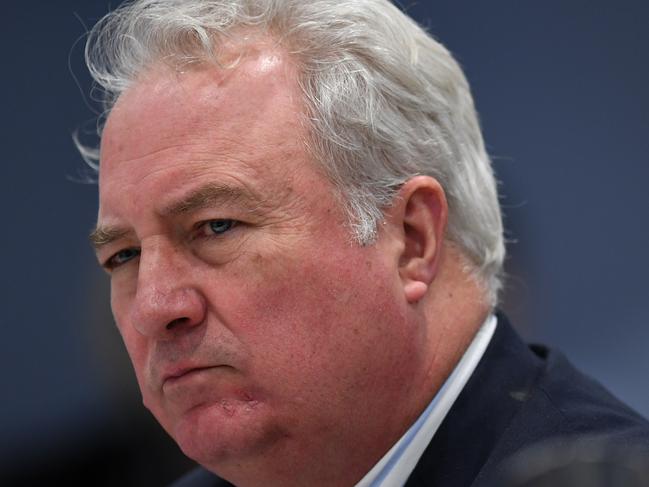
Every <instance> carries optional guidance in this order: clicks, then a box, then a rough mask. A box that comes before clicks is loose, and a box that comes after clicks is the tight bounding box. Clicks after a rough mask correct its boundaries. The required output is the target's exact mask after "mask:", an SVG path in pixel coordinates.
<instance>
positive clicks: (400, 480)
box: [86, 0, 649, 486]
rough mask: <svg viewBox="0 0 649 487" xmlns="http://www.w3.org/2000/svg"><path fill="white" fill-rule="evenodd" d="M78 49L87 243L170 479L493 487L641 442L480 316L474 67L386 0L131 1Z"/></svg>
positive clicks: (550, 356)
mask: <svg viewBox="0 0 649 487" xmlns="http://www.w3.org/2000/svg"><path fill="white" fill-rule="evenodd" d="M87 55H88V63H89V66H90V70H91V73H92V74H93V76H94V77H95V79H96V81H97V82H98V83H99V84H100V85H101V86H102V87H103V88H104V89H105V90H106V93H107V98H106V102H107V103H106V109H107V113H108V114H109V115H108V118H107V120H106V124H105V126H104V127H103V132H102V143H101V153H100V158H99V159H100V162H99V195H100V208H99V215H98V222H97V228H96V230H95V231H94V232H93V233H92V235H91V240H92V241H93V244H94V246H95V248H96V251H97V256H98V259H99V261H100V263H101V264H102V265H103V266H104V268H105V269H106V270H107V271H108V272H109V274H110V276H111V296H112V308H113V313H114V315H115V320H116V322H117V325H118V328H119V330H120V332H121V334H122V337H123V339H124V342H125V344H126V347H127V349H128V352H129V354H130V357H131V359H132V361H133V365H134V368H135V372H136V375H137V379H138V382H139V385H140V388H141V391H142V396H143V400H144V404H145V405H146V406H147V407H148V408H149V409H150V410H151V412H152V413H153V414H154V416H155V417H156V418H157V420H158V421H159V422H160V423H161V425H162V426H163V427H164V428H165V430H166V431H167V432H168V433H169V434H170V435H171V436H172V437H173V438H174V439H175V440H176V442H177V443H178V444H179V446H180V448H181V449H182V450H183V451H184V452H185V453H186V454H187V455H188V456H189V457H191V458H193V459H194V460H196V461H197V462H198V463H199V464H201V465H202V466H203V467H204V469H200V470H198V471H196V472H194V473H193V474H191V475H190V476H189V477H188V478H186V479H184V480H183V481H182V485H227V483H225V481H226V480H227V481H228V482H230V483H231V484H234V485H237V486H256V485H265V486H268V485H291V486H301V485H304V486H319V485H336V486H353V485H360V486H369V485H373V486H374V485H383V486H392V485H403V484H404V483H406V482H407V485H445V486H447V485H489V484H490V483H493V482H497V481H498V480H497V479H498V478H499V476H500V475H501V471H502V469H503V468H504V466H505V465H506V462H505V460H506V459H507V458H508V457H509V456H510V455H511V454H513V453H516V452H517V451H519V450H521V449H522V448H523V447H525V446H527V445H531V444H533V443H536V442H538V441H541V440H544V439H549V438H555V437H560V438H571V437H578V436H579V437H582V436H584V435H593V436H596V437H598V438H599V439H601V438H605V439H610V440H611V441H617V442H620V443H621V444H627V443H633V444H634V445H635V444H639V445H645V446H649V426H648V425H647V423H646V422H645V421H644V420H643V419H642V418H640V417H638V416H637V415H635V413H633V412H631V411H629V410H628V409H626V408H625V407H624V406H623V405H621V404H619V403H617V402H616V401H615V400H614V399H612V398H611V397H610V396H608V395H607V393H606V392H605V391H603V390H601V389H600V388H599V387H598V386H596V385H594V384H592V383H590V382H589V381H588V380H587V379H585V378H584V377H582V376H581V375H579V374H578V373H577V372H575V371H574V370H573V369H572V368H571V367H570V366H569V365H568V364H567V363H565V362H564V361H563V359H562V358H561V357H560V356H557V355H556V354H554V353H549V352H548V351H547V350H543V349H535V350H534V352H532V351H530V350H528V349H527V348H526V347H524V346H523V345H522V343H521V342H520V341H519V339H518V338H517V337H516V335H515V334H514V332H513V331H512V330H511V328H510V326H509V325H508V323H507V321H506V319H505V318H504V316H502V315H498V316H496V315H495V314H494V309H495V305H496V303H497V295H498V291H499V288H500V285H501V281H500V276H501V268H502V262H503V258H504V244H503V238H502V223H501V217H500V209H499V206H498V198H497V192H496V184H495V180H494V177H493V173H492V169H491V165H490V162H489V159H488V157H487V155H486V153H485V150H484V146H483V142H482V137H481V133H480V129H479V125H478V122H477V117H476V114H475V111H474V108H473V102H472V99H471V95H470V92H469V88H468V84H467V82H466V80H465V79H464V76H463V74H462V72H461V70H460V68H459V67H458V66H457V64H456V63H455V61H454V60H453V59H452V57H451V56H450V54H449V53H448V51H446V49H445V48H444V47H443V46H441V45H440V44H439V43H437V42H436V41H434V40H433V39H432V38H430V37H429V36H428V35H427V34H426V33H425V32H424V31H423V30H421V29H420V28H419V27H418V26H417V25H416V24H415V23H414V22H413V21H412V20H410V19H409V18H408V17H406V16H405V15H403V14H402V13H401V12H400V11H399V10H398V9H397V8H395V7H394V6H393V5H391V4H390V3H388V2H387V1H386V0H353V1H351V0H348V1H345V0H342V1H341V0H327V1H325V0H322V1H318V0H316V1H310V2H304V1H302V0H272V1H271V0H266V1H260V0H257V1H253V0H229V1H211V0H183V1H180V0H166V1H165V0H141V1H136V2H134V3H130V4H127V5H126V6H124V7H122V8H120V9H118V10H117V11H116V12H113V13H112V14H110V15H109V16H107V17H106V18H104V19H103V20H102V21H100V22H99V24H98V25H97V26H96V27H95V29H93V31H92V32H91V34H90V38H89V44H88V51H87ZM86 153H87V152H86ZM214 474H216V475H218V476H219V477H220V478H222V479H225V480H220V479H219V478H217V477H216V476H215V475H214Z"/></svg>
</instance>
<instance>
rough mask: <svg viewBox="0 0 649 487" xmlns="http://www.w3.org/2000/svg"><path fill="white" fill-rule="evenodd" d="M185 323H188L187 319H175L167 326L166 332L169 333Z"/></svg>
mask: <svg viewBox="0 0 649 487" xmlns="http://www.w3.org/2000/svg"><path fill="white" fill-rule="evenodd" d="M187 322H189V318H177V319H175V320H173V321H171V322H169V323H168V324H167V330H169V331H171V330H173V329H174V328H177V327H179V326H181V325H182V324H183V323H187Z"/></svg>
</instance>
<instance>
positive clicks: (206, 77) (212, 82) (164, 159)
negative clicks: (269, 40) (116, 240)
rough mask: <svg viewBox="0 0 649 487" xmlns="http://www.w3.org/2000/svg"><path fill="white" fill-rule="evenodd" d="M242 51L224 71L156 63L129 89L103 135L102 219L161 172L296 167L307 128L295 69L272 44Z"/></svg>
mask: <svg viewBox="0 0 649 487" xmlns="http://www.w3.org/2000/svg"><path fill="white" fill-rule="evenodd" d="M239 55H240V57H239V58H238V61H237V62H236V66H235V67H231V68H225V69H224V68H219V67H217V66H214V65H209V66H206V65H202V66H194V67H188V68H187V69H186V70H184V71H183V70H177V69H172V68H170V67H167V66H162V65H160V66H155V67H154V68H152V69H150V70H148V71H147V72H146V73H145V74H144V75H143V76H141V77H140V78H139V79H138V80H137V81H136V82H135V83H134V84H133V85H132V86H131V87H130V88H129V89H128V90H127V91H126V92H125V93H123V95H122V96H121V97H120V98H119V100H118V101H117V103H116V105H115V107H114V108H113V110H112V112H111V114H110V116H109V118H108V120H107V123H106V126H105V128H104V133H103V138H102V145H101V162H100V176H99V189H100V217H101V215H102V212H104V211H105V209H106V207H107V206H108V205H110V204H111V203H117V201H115V200H116V199H118V198H119V197H121V196H124V194H129V195H137V194H138V192H139V191H138V190H139V189H143V188H144V187H146V185H147V184H150V183H152V182H154V181H157V176H162V175H163V174H166V175H167V178H168V179H171V180H173V178H174V177H178V176H179V175H180V174H182V176H181V177H183V178H200V177H201V175H202V174H203V173H204V172H205V171H208V172H209V171H212V172H214V171H216V172H218V171H221V172H222V173H223V175H224V176H226V177H230V178H235V179H236V178H238V177H239V176H243V177H246V178H252V179H255V178H257V179H259V178H261V179H264V180H267V179H268V176H269V174H270V173H271V172H272V174H274V175H275V176H277V175H279V174H281V173H282V172H284V173H286V174H291V173H292V172H293V171H294V169H295V168H292V167H290V166H291V164H294V163H297V162H298V161H297V160H296V159H300V158H299V157H295V156H296V155H299V154H302V153H304V136H303V135H304V132H305V130H304V127H303V125H302V114H303V113H304V111H303V102H302V97H301V92H300V89H299V84H298V81H297V79H298V72H297V69H296V67H295V65H294V63H293V62H292V61H291V60H290V59H289V56H288V55H287V54H286V53H285V52H283V51H282V50H281V49H280V48H278V47H276V46H272V45H269V44H257V45H251V46H247V47H246V48H245V50H243V51H240V52H239ZM301 159H302V160H300V161H299V162H300V163H303V162H304V157H302V158H301ZM278 161H282V163H281V164H277V162H278ZM271 162H273V163H274V164H273V167H269V164H270V163H271ZM173 174H175V176H173ZM265 183H267V181H266V182H265ZM156 184H157V182H156ZM120 195H121V196H120Z"/></svg>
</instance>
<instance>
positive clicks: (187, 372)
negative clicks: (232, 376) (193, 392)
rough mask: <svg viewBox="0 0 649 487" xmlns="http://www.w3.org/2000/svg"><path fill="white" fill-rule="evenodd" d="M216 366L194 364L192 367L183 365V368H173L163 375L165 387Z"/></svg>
mask: <svg viewBox="0 0 649 487" xmlns="http://www.w3.org/2000/svg"><path fill="white" fill-rule="evenodd" d="M216 367H218V366H212V365H210V366H198V367H196V366H192V367H182V368H178V369H175V370H172V371H170V372H167V373H166V374H164V375H163V377H162V386H163V387H164V386H165V385H167V384H169V385H171V384H174V383H176V382H180V381H181V380H183V379H189V378H190V377H192V376H193V375H196V374H199V373H200V372H202V371H204V370H209V369H214V368H216Z"/></svg>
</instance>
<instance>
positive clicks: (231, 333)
mask: <svg viewBox="0 0 649 487" xmlns="http://www.w3.org/2000/svg"><path fill="white" fill-rule="evenodd" d="M296 78H297V75H296V72H295V69H294V67H293V66H292V64H291V63H289V62H287V61H286V59H285V58H284V56H283V55H282V53H278V52H274V51H273V50H268V49H261V50H260V51H257V52H251V53H249V54H248V55H247V57H245V58H244V59H243V60H242V61H241V63H240V65H239V66H238V67H237V68H235V69H232V70H226V71H221V70H219V69H217V68H213V67H207V68H204V69H192V70H189V71H187V72H185V73H180V72H172V71H170V70H167V69H164V68H159V69H154V70H151V71H150V72H149V73H148V74H147V75H146V76H144V77H143V78H141V79H140V80H139V81H138V82H137V83H136V84H135V85H134V86H133V87H132V88H130V90H129V91H127V92H126V93H125V94H124V95H123V96H122V97H121V98H120V100H119V101H118V103H117V105H116V107H115V108H114V110H113V112H112V113H111V115H110V117H109V120H108V123H107V125H106V128H105V131H104V136H103V142H102V154H101V157H102V159H101V171H100V172H101V174H100V209H99V218H98V226H99V228H101V229H102V232H100V233H99V236H100V237H102V238H103V239H104V240H105V243H104V244H103V245H101V246H100V247H99V249H98V257H99V259H100V261H101V262H102V264H104V263H107V266H108V267H110V268H111V269H110V273H111V292H112V308H113V313H114V316H115V319H116V322H117V325H118V327H119V330H120V332H121V334H122V337H123V339H124V342H125V344H126V347H127V349H128V352H129V354H130V357H131V360H132V362H133V366H134V368H135V372H136V375H137V379H138V382H139V385H140V388H141V392H142V396H143V400H144V404H145V405H146V406H147V407H148V408H149V409H150V410H151V411H152V413H153V414H154V415H155V417H156V418H157V419H158V421H159V422H160V423H161V424H162V426H163V427H164V428H165V429H166V430H167V431H168V432H169V434H170V435H171V436H172V437H174V438H175V439H176V441H177V442H178V443H179V444H180V446H181V448H182V449H183V450H184V451H185V453H187V454H188V455H189V456H190V457H192V458H194V459H196V460H197V461H199V462H201V463H203V464H205V465H221V464H222V465H227V464H228V462H238V461H243V460H245V459H247V458H252V457H254V456H255V455H259V454H263V453H264V452H265V451H267V449H268V448H270V447H271V446H272V447H278V446H279V445H281V444H285V445H289V444H291V442H294V443H295V444H296V445H301V447H302V448H306V449H308V448H309V442H311V443H313V441H314V439H316V438H317V439H321V440H322V441H328V440H330V439H331V440H335V441H346V440H349V439H350V438H349V437H348V436H349V435H353V434H354V432H358V430H359V429H360V430H363V429H367V430H368V431H370V430H372V431H373V430H374V429H377V430H380V428H377V425H375V424H373V422H376V423H379V422H381V421H384V420H385V418H386V417H389V416H390V415H392V413H393V411H394V406H395V405H396V404H398V403H399V398H400V396H401V395H402V394H405V393H407V389H408V388H409V387H411V386H410V385H409V384H408V383H407V382H408V381H404V380H403V377H408V376H409V374H410V372H411V371H414V370H415V369H416V368H417V364H418V360H419V359H420V357H419V348H418V343H420V342H422V341H423V340H422V337H421V336H419V333H420V332H418V331H417V330H414V329H406V327H405V326H404V325H403V323H404V321H405V320H404V314H405V313H407V310H406V309H405V304H404V303H405V301H404V299H403V297H402V294H403V291H402V289H401V287H400V281H399V278H398V275H397V272H396V271H395V269H396V268H397V265H398V262H397V261H398V255H397V253H396V252H394V251H393V249H391V248H388V247H386V246H385V245H383V244H382V243H381V242H382V240H381V239H379V242H378V243H377V244H376V245H373V246H367V247H361V246H358V245H356V244H354V243H352V241H351V237H350V233H349V230H348V226H347V225H346V223H345V222H346V220H345V216H344V213H343V211H342V209H341V206H340V204H339V202H338V200H337V199H336V198H335V197H334V191H333V188H332V185H331V184H330V183H329V181H328V180H327V179H326V178H325V177H324V176H323V175H322V174H321V172H320V171H319V170H318V169H317V168H316V166H315V164H314V163H313V162H312V160H311V159H310V157H309V156H308V155H307V152H306V151H305V149H304V147H303V139H304V136H305V129H304V128H303V126H302V125H301V123H300V117H299V116H298V115H299V114H300V113H302V111H303V106H302V101H301V96H300V93H299V90H298V87H297V84H296V82H295V80H296ZM404 382H405V383H404ZM372 434H375V435H377V439H378V438H379V437H380V435H381V434H383V433H381V432H380V431H376V432H373V433H372ZM318 441H320V440H318ZM287 448H288V447H287Z"/></svg>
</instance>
